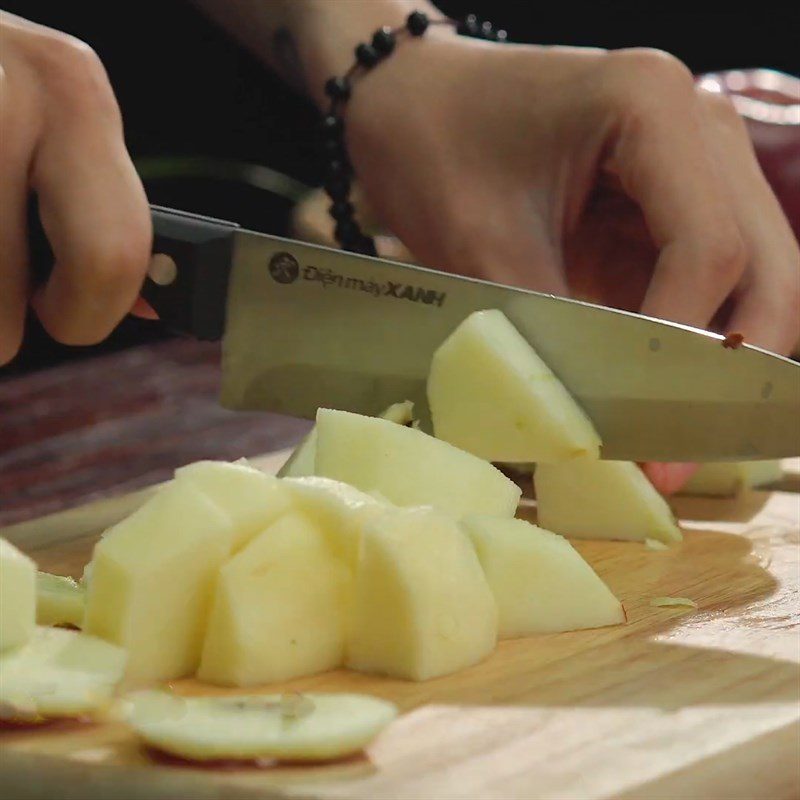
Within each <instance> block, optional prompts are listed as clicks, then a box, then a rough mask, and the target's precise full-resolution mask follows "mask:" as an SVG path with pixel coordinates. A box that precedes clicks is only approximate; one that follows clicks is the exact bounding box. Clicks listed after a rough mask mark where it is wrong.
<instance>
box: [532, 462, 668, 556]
mask: <svg viewBox="0 0 800 800" xmlns="http://www.w3.org/2000/svg"><path fill="white" fill-rule="evenodd" d="M533 480H534V484H535V486H536V505H537V508H538V519H539V524H540V525H541V526H542V527H543V528H547V529H548V530H551V531H555V532H556V533H560V534H562V535H563V536H570V537H573V538H576V539H623V540H635V541H642V542H643V541H645V540H646V539H658V540H659V541H662V542H665V543H667V544H669V543H671V542H679V541H681V539H682V538H683V537H682V536H681V532H680V529H679V528H678V524H677V522H676V521H675V516H674V515H673V513H672V510H671V509H670V507H669V505H668V504H667V501H666V500H664V498H663V497H662V496H661V495H660V494H659V493H658V492H657V491H656V490H655V489H654V488H653V485H652V484H651V483H650V481H648V480H647V478H646V477H645V475H644V473H643V472H642V470H641V469H639V467H638V466H637V465H636V464H634V463H632V462H630V461H594V460H589V459H581V460H579V461H571V462H569V463H565V464H539V465H537V467H536V472H535V473H534V476H533Z"/></svg>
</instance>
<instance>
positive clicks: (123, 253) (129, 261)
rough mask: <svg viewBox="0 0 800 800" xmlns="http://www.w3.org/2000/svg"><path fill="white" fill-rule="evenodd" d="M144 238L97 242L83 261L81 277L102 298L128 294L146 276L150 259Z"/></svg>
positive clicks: (121, 238)
mask: <svg viewBox="0 0 800 800" xmlns="http://www.w3.org/2000/svg"><path fill="white" fill-rule="evenodd" d="M148 257H149V248H148V247H145V246H144V240H143V239H142V240H140V241H134V240H132V239H131V238H130V237H128V238H127V239H126V238H124V237H120V239H118V240H109V241H107V242H99V243H96V244H95V245H94V246H93V247H92V248H91V249H90V250H89V251H88V252H87V254H86V257H85V258H84V260H83V262H82V263H81V265H80V268H79V269H80V275H81V279H82V280H84V281H85V282H86V284H87V285H88V286H90V287H91V291H92V292H93V293H94V294H95V295H96V296H98V297H100V298H106V297H113V296H116V295H118V294H128V293H129V292H130V290H131V287H132V286H138V284H139V283H141V281H142V280H143V279H144V275H145V273H146V272H147V266H148V261H149V258H148Z"/></svg>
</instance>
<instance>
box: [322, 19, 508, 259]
mask: <svg viewBox="0 0 800 800" xmlns="http://www.w3.org/2000/svg"><path fill="white" fill-rule="evenodd" d="M431 25H450V26H452V27H454V28H455V30H456V32H457V33H459V34H461V35H462V36H471V37H473V38H475V39H485V40H487V41H492V42H504V41H505V40H506V32H505V31H503V30H495V28H493V27H492V25H491V23H489V22H481V21H480V20H478V18H477V17H476V16H475V15H474V14H470V15H469V16H468V17H466V18H465V19H463V20H461V21H460V22H457V21H455V20H451V19H435V20H432V19H429V18H428V15H427V14H424V13H423V12H422V11H413V12H412V13H411V14H409V15H408V17H407V19H406V24H405V25H404V26H402V27H400V28H389V27H384V28H380V29H378V30H377V31H375V34H374V35H373V37H372V42H371V43H370V44H367V43H364V42H362V43H361V44H359V45H358V46H357V47H356V48H355V55H356V60H355V63H354V64H353V65H352V66H351V67H350V69H349V70H347V72H345V74H344V75H342V76H340V77H332V78H329V79H328V80H327V81H326V83H325V94H326V95H327V97H328V98H329V99H330V105H329V107H328V111H327V113H326V114H325V117H324V118H323V120H322V134H323V147H324V150H325V157H326V161H327V174H326V177H325V191H326V192H327V193H328V196H329V197H330V198H331V201H332V202H331V206H330V208H329V209H328V213H329V214H330V215H331V217H333V219H334V221H335V222H336V227H335V229H334V230H335V235H336V240H337V241H338V242H339V244H340V245H341V246H342V249H344V250H349V251H350V252H352V253H363V254H365V255H371V256H374V255H377V251H376V249H375V240H374V239H372V237H370V236H367V235H366V234H365V233H364V232H363V231H362V230H361V227H360V226H359V224H358V222H357V221H356V219H355V216H354V214H355V208H354V207H353V204H352V203H351V202H350V199H349V198H350V187H351V183H352V178H353V167H352V165H351V163H350V159H349V158H348V155H347V147H346V145H345V140H344V119H343V117H342V110H343V107H344V105H345V104H346V103H347V101H348V100H349V99H350V92H351V89H352V85H353V78H355V77H356V76H358V75H359V74H362V73H365V72H368V71H369V70H371V69H372V68H373V67H374V66H376V65H377V64H379V63H380V62H381V61H382V60H383V59H384V58H386V57H387V56H388V55H390V54H391V53H392V51H393V50H394V48H395V45H396V44H397V41H398V40H399V38H400V37H401V36H403V35H405V36H422V35H423V34H424V33H425V31H427V30H428V28H429V27H430V26H431Z"/></svg>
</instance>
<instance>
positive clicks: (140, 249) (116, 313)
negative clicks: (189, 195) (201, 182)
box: [31, 47, 152, 344]
mask: <svg viewBox="0 0 800 800" xmlns="http://www.w3.org/2000/svg"><path fill="white" fill-rule="evenodd" d="M63 70H64V79H63V80H62V81H61V83H60V84H59V85H58V91H57V93H55V95H51V96H50V97H48V100H49V101H50V102H49V103H48V115H47V119H46V126H45V130H44V132H43V136H42V140H41V142H40V144H39V147H38V149H37V152H36V156H35V160H34V164H33V169H32V172H31V182H32V185H33V187H34V188H35V190H36V192H37V194H38V198H39V213H40V215H41V219H42V225H43V227H44V229H45V232H46V233H47V236H48V239H49V240H50V242H51V244H52V246H53V252H54V255H55V262H56V263H55V267H54V270H53V272H52V274H51V276H50V278H49V279H48V281H47V283H46V284H45V286H44V287H42V288H41V289H39V290H38V291H37V292H36V294H35V296H34V299H33V305H34V308H35V310H36V312H37V314H38V315H39V318H40V319H41V321H42V324H43V325H44V327H45V328H46V329H47V330H48V332H49V333H50V334H51V335H52V336H53V337H54V338H56V339H58V340H59V341H61V342H64V343H66V344H92V343H95V342H98V341H100V340H102V339H103V338H105V337H106V336H107V335H108V334H109V333H110V332H111V330H113V328H114V327H115V326H116V324H117V323H118V322H119V321H120V319H121V318H122V317H123V316H124V315H125V314H126V313H128V311H130V309H131V307H132V306H133V304H134V302H135V300H136V298H137V296H138V293H139V290H140V287H141V284H142V280H143V277H144V275H145V273H146V270H147V266H148V263H149V257H150V246H151V239H152V231H151V222H150V214H149V209H148V206H147V200H146V198H145V194H144V190H143V188H142V185H141V182H140V180H139V178H138V176H137V174H136V171H135V170H134V167H133V164H132V163H131V161H130V158H129V156H128V154H127V151H126V149H125V145H124V141H123V134H122V125H121V120H120V116H119V111H118V108H117V106H116V101H115V100H114V97H113V93H112V91H111V88H110V86H109V85H108V81H107V78H106V76H105V71H104V70H103V68H102V65H100V63H99V61H98V60H97V58H96V57H95V56H94V55H93V54H92V53H91V52H90V51H87V50H86V48H80V47H74V48H73V51H71V52H70V54H69V56H68V57H67V58H66V59H64V64H63Z"/></svg>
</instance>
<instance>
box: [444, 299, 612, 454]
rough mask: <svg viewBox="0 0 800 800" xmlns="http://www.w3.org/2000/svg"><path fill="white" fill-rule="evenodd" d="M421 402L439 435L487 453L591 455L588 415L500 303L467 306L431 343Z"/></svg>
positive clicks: (594, 440) (593, 442) (594, 438)
mask: <svg viewBox="0 0 800 800" xmlns="http://www.w3.org/2000/svg"><path fill="white" fill-rule="evenodd" d="M428 402H429V404H430V408H431V416H432V418H433V427H434V432H435V434H436V436H437V437H438V438H439V439H443V440H444V441H446V442H450V444H453V445H455V446H456V447H459V448H461V449H462V450H466V451H468V452H470V453H473V454H474V455H476V456H479V457H480V458H485V459H486V460H488V461H506V462H532V461H535V462H559V461H569V460H571V459H573V458H577V457H582V456H590V457H594V458H596V457H597V456H598V452H599V446H600V437H599V436H598V435H597V432H596V431H595V429H594V427H593V426H592V423H591V421H590V420H589V418H588V417H587V416H586V414H585V413H584V412H583V410H582V409H581V408H580V406H579V405H578V404H577V403H576V402H575V400H574V399H573V398H572V396H571V395H570V394H569V392H568V391H567V390H566V389H565V388H564V386H563V384H561V382H560V381H559V380H558V378H557V377H556V376H555V375H554V374H553V372H552V370H551V369H550V368H549V367H548V366H547V364H545V363H544V362H543V361H542V360H541V358H539V356H538V355H537V354H536V352H535V351H534V350H533V348H532V347H531V346H530V344H528V342H527V341H526V340H525V339H524V338H523V337H522V336H521V335H520V333H519V331H517V329H516V328H515V327H514V326H513V325H512V324H511V322H509V320H508V318H507V317H506V316H505V315H504V314H503V313H502V312H501V311H497V310H490V311H477V312H475V313H474V314H471V315H470V316H469V317H467V319H466V320H464V322H462V323H461V324H460V325H459V326H458V328H456V330H455V331H453V333H452V334H450V336H449V337H448V338H447V339H446V340H445V342H444V343H443V344H442V345H441V346H440V347H439V349H438V350H437V351H436V353H435V354H434V356H433V362H432V363H431V370H430V374H429V376H428Z"/></svg>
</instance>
